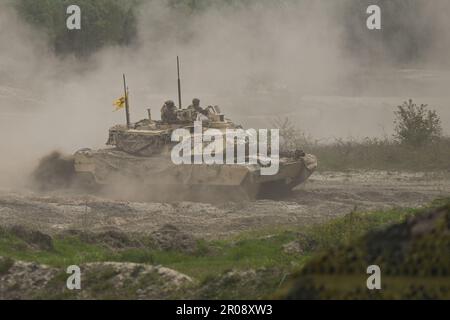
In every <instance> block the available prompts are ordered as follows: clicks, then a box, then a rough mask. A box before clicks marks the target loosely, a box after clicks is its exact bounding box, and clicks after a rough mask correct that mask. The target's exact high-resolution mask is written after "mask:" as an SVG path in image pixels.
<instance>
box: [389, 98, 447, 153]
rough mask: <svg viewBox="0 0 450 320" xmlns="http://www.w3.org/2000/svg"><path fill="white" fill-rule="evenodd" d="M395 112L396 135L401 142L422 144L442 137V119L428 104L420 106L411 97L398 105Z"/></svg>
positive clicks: (413, 144)
mask: <svg viewBox="0 0 450 320" xmlns="http://www.w3.org/2000/svg"><path fill="white" fill-rule="evenodd" d="M394 114H395V120H394V125H395V135H394V137H395V138H396V139H397V140H398V141H399V142H400V143H405V144H408V145H412V146H421V145H424V144H426V143H432V142H436V141H437V140H439V139H440V138H441V137H442V127H441V119H440V118H439V116H438V114H437V113H436V111H434V110H428V106H427V105H426V104H421V105H420V106H418V105H416V104H415V103H413V101H412V100H411V99H410V100H409V101H405V102H404V103H403V105H401V106H398V107H397V111H395V112H394Z"/></svg>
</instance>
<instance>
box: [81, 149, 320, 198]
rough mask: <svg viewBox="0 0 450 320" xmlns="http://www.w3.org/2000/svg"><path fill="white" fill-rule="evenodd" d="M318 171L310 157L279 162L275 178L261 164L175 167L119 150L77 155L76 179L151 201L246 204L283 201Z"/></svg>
mask: <svg viewBox="0 0 450 320" xmlns="http://www.w3.org/2000/svg"><path fill="white" fill-rule="evenodd" d="M316 166H317V161H316V158H315V157H314V156H313V155H308V154H307V155H305V156H303V157H300V158H298V159H291V158H280V165H279V171H278V173H277V174H276V175H261V172H260V171H261V167H260V166H259V165H240V164H239V165H238V164H234V165H228V164H227V165H218V164H214V165H206V164H183V165H175V164H173V163H172V161H171V160H170V157H169V156H168V155H167V154H161V155H157V156H152V157H141V156H134V155H130V154H128V153H126V152H123V151H118V150H117V149H104V150H96V151H93V150H90V149H83V150H80V151H78V152H77V153H75V156H74V167H75V172H76V174H77V175H78V176H82V177H85V178H86V177H90V178H89V179H90V180H91V184H93V185H96V186H98V187H100V188H102V189H104V190H108V191H110V192H114V193H116V194H117V195H122V196H123V197H124V198H146V199H155V200H193V201H207V200H213V201H216V200H221V199H222V200H250V199H256V198H261V197H263V198H264V197H270V196H281V195H283V194H285V193H287V192H289V191H290V190H292V189H293V188H294V187H296V186H297V185H299V184H301V183H303V182H304V181H306V180H307V179H308V177H309V176H310V175H311V174H312V173H313V171H314V170H315V168H316Z"/></svg>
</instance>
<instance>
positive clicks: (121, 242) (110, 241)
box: [58, 229, 145, 249]
mask: <svg viewBox="0 0 450 320" xmlns="http://www.w3.org/2000/svg"><path fill="white" fill-rule="evenodd" d="M58 237H60V238H65V237H77V238H79V239H80V240H81V241H83V242H85V243H89V244H97V245H102V246H105V247H108V248H110V249H128V248H143V247H144V246H145V245H144V243H143V242H142V241H140V240H139V239H138V238H137V237H133V236H129V235H127V234H126V233H124V232H121V231H118V230H108V231H104V232H100V233H94V232H89V231H81V230H75V229H70V230H67V231H64V232H62V233H60V234H59V235H58Z"/></svg>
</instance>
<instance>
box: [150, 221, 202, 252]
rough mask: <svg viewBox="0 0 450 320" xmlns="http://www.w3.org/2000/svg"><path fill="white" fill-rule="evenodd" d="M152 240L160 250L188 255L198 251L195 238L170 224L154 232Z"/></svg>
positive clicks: (151, 236)
mask: <svg viewBox="0 0 450 320" xmlns="http://www.w3.org/2000/svg"><path fill="white" fill-rule="evenodd" d="M150 238H151V239H152V242H153V243H154V245H155V246H156V247H157V248H158V249H160V250H174V251H181V252H186V253H193V252H195V251H196V250H197V240H196V239H195V238H194V237H193V236H191V235H189V234H187V233H185V232H183V231H181V230H179V229H178V228H177V227H175V226H173V225H170V224H166V225H164V226H162V227H161V228H160V229H158V230H156V231H154V232H152V233H151V234H150Z"/></svg>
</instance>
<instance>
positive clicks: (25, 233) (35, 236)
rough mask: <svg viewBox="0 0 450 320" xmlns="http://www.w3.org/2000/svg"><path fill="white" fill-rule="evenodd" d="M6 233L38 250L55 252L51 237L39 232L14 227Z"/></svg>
mask: <svg viewBox="0 0 450 320" xmlns="http://www.w3.org/2000/svg"><path fill="white" fill-rule="evenodd" d="M5 230H6V232H9V233H10V234H12V235H14V236H16V237H17V238H19V239H21V240H23V241H25V242H26V243H27V244H28V245H29V246H30V247H32V248H34V249H38V250H47V251H50V250H53V249H54V247H53V239H52V237H50V236H49V235H47V234H45V233H42V232H40V231H37V230H32V229H29V228H27V227H24V226H19V225H16V226H12V227H10V228H7V229H5Z"/></svg>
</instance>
